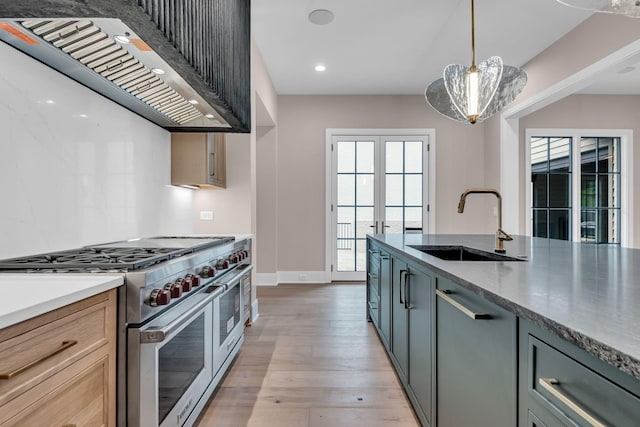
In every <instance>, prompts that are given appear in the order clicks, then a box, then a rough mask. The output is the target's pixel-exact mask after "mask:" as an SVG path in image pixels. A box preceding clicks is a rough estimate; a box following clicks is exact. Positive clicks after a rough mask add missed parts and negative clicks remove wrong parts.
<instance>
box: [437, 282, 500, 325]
mask: <svg viewBox="0 0 640 427" xmlns="http://www.w3.org/2000/svg"><path fill="white" fill-rule="evenodd" d="M452 293H453V291H450V290H448V289H445V290H443V291H441V290H440V289H436V295H437V296H439V297H440V298H442V299H443V300H445V301H446V302H448V303H449V304H451V305H452V306H454V307H455V308H456V309H458V310H459V311H461V312H462V313H464V314H465V315H466V316H468V317H470V318H472V319H474V320H477V319H491V315H490V314H485V313H475V312H473V311H472V310H469V309H468V308H467V307H465V306H464V305H462V304H460V303H459V302H458V301H456V300H454V299H453V298H451V297H450V296H449V295H450V294H452Z"/></svg>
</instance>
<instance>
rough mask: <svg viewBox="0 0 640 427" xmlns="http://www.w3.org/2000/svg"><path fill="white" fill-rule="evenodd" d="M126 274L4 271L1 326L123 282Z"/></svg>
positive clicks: (12, 323) (0, 275)
mask: <svg viewBox="0 0 640 427" xmlns="http://www.w3.org/2000/svg"><path fill="white" fill-rule="evenodd" d="M123 281H124V276H122V275H102V274H101V275H97V276H83V275H77V274H71V275H64V274H13V273H8V274H0V289H2V290H3V295H10V296H11V297H10V298H0V329H2V328H6V327H8V326H11V325H14V324H16V323H19V322H22V321H24V320H27V319H30V318H32V317H36V316H39V315H40V314H44V313H46V312H49V311H51V310H55V309H57V308H60V307H64V306H65V305H69V304H72V303H74V302H77V301H80V300H82V299H85V298H89V297H90V296H93V295H96V294H99V293H100V292H104V291H107V290H109V289H113V288H116V287H118V286H120V285H122V284H123Z"/></svg>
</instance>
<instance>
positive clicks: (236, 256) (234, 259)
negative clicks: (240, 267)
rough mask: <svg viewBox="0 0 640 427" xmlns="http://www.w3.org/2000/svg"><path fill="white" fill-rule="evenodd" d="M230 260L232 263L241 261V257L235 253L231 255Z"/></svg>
mask: <svg viewBox="0 0 640 427" xmlns="http://www.w3.org/2000/svg"><path fill="white" fill-rule="evenodd" d="M229 261H230V262H231V264H237V263H238V261H240V257H239V256H238V254H233V255H231V256H230V257H229Z"/></svg>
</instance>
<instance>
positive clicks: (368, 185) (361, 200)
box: [356, 174, 374, 206]
mask: <svg viewBox="0 0 640 427" xmlns="http://www.w3.org/2000/svg"><path fill="white" fill-rule="evenodd" d="M373 192H374V182H373V174H371V175H362V174H358V175H356V194H357V199H358V206H362V205H367V206H373Z"/></svg>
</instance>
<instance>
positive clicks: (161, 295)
mask: <svg viewBox="0 0 640 427" xmlns="http://www.w3.org/2000/svg"><path fill="white" fill-rule="evenodd" d="M169 301H171V294H170V293H169V291H167V290H164V289H154V290H152V291H151V294H150V295H149V302H148V303H147V304H149V305H150V306H151V307H157V306H159V305H167V304H169Z"/></svg>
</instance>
